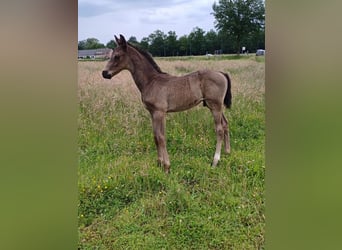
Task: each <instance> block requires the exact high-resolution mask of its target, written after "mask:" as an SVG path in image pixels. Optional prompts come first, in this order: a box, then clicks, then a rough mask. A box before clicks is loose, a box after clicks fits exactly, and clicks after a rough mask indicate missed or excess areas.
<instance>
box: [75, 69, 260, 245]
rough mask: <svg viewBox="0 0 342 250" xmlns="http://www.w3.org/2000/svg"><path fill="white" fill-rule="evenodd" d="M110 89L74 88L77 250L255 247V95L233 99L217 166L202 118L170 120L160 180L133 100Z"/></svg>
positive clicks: (145, 123) (208, 124) (207, 118)
mask: <svg viewBox="0 0 342 250" xmlns="http://www.w3.org/2000/svg"><path fill="white" fill-rule="evenodd" d="M236 77H238V75H236ZM109 90H110V86H108V87H105V86H98V85H80V92H79V93H80V113H79V155H80V157H79V181H78V186H79V215H78V216H79V248H80V249H263V247H264V233H265V217H264V212H265V211H264V210H265V204H264V203H265V200H264V178H265V159H264V149H265V148H264V139H265V120H264V112H265V107H264V99H263V95H260V94H255V95H258V96H257V98H256V96H244V95H242V94H236V95H235V96H234V99H233V106H232V109H231V110H227V111H225V113H226V114H227V116H228V119H229V121H230V135H231V148H232V152H231V154H230V155H226V154H224V153H223V152H222V156H221V161H220V163H219V165H218V167H216V168H211V167H210V163H211V161H212V158H213V154H214V150H215V132H214V125H213V119H212V116H211V114H210V112H209V111H208V110H207V109H206V108H204V107H201V106H198V107H196V108H194V109H192V110H189V111H186V112H181V113H172V114H168V117H167V146H168V152H169V155H170V160H171V174H170V175H166V174H165V173H164V172H163V170H162V168H160V167H158V166H157V164H156V163H157V153H156V150H155V145H154V141H153V136H152V129H151V121H150V116H149V114H148V112H147V111H146V110H145V109H144V108H143V105H142V104H141V101H140V100H139V99H137V98H136V97H132V96H131V95H130V93H127V89H126V90H125V89H120V88H116V90H115V91H113V90H112V92H110V91H109ZM108 93H110V94H108Z"/></svg>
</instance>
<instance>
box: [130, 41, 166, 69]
mask: <svg viewBox="0 0 342 250" xmlns="http://www.w3.org/2000/svg"><path fill="white" fill-rule="evenodd" d="M127 44H128V45H129V46H131V47H132V48H134V49H136V50H137V51H138V52H139V53H140V54H141V55H143V56H144V57H145V58H146V60H147V61H148V62H149V63H151V65H152V66H153V68H155V69H156V70H157V71H158V72H159V73H162V74H166V73H165V72H163V71H162V70H161V69H160V68H159V66H158V64H157V63H156V62H155V61H154V60H153V58H152V56H151V54H150V53H148V52H147V51H145V50H143V49H141V48H138V47H136V46H134V45H133V44H131V43H127Z"/></svg>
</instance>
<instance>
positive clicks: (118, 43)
mask: <svg viewBox="0 0 342 250" xmlns="http://www.w3.org/2000/svg"><path fill="white" fill-rule="evenodd" d="M114 38H115V41H116V44H117V45H118V46H119V45H120V40H119V38H117V36H116V35H114Z"/></svg>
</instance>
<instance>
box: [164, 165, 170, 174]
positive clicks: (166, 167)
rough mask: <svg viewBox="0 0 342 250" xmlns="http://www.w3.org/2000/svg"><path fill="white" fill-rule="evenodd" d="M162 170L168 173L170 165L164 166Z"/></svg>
mask: <svg viewBox="0 0 342 250" xmlns="http://www.w3.org/2000/svg"><path fill="white" fill-rule="evenodd" d="M164 171H165V173H166V174H170V166H164Z"/></svg>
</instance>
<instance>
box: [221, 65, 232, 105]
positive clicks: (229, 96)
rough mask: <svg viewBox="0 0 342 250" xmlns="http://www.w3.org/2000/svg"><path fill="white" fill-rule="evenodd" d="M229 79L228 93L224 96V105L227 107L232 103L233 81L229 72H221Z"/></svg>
mask: <svg viewBox="0 0 342 250" xmlns="http://www.w3.org/2000/svg"><path fill="white" fill-rule="evenodd" d="M221 73H222V74H223V75H224V76H225V77H226V79H227V84H228V87H227V92H226V95H225V96H224V105H225V106H226V108H230V107H231V105H232V92H231V81H230V77H229V75H228V74H226V73H223V72H221Z"/></svg>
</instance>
